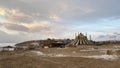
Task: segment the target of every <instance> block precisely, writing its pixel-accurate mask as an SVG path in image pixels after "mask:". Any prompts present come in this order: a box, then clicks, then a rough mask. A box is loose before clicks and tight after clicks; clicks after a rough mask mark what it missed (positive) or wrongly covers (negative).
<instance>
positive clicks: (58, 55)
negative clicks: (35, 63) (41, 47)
mask: <svg viewBox="0 0 120 68" xmlns="http://www.w3.org/2000/svg"><path fill="white" fill-rule="evenodd" d="M31 52H33V53H36V54H37V55H38V56H42V57H67V56H68V55H63V54H45V53H43V52H40V51H31Z"/></svg>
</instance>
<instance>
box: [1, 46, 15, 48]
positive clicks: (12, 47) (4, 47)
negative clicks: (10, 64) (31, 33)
mask: <svg viewBox="0 0 120 68" xmlns="http://www.w3.org/2000/svg"><path fill="white" fill-rule="evenodd" d="M3 48H14V47H12V46H5V47H3Z"/></svg>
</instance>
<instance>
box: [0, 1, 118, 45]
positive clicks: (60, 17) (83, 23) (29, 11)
mask: <svg viewBox="0 0 120 68" xmlns="http://www.w3.org/2000/svg"><path fill="white" fill-rule="evenodd" d="M119 3H120V0H0V42H4V43H5V42H23V41H27V40H39V39H47V38H56V39H67V38H71V39H73V38H74V37H75V33H78V32H82V33H83V34H85V35H86V34H87V36H88V39H89V36H90V35H91V36H92V40H95V41H101V40H120V31H119V30H120V8H119V6H120V4H119Z"/></svg>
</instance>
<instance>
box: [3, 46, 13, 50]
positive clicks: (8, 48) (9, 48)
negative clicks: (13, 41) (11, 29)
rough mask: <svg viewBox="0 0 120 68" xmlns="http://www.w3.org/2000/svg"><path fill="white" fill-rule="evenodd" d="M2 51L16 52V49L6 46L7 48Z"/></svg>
mask: <svg viewBox="0 0 120 68" xmlns="http://www.w3.org/2000/svg"><path fill="white" fill-rule="evenodd" d="M2 51H14V47H12V46H5V47H2Z"/></svg>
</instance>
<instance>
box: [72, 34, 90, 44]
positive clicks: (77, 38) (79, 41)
mask: <svg viewBox="0 0 120 68" xmlns="http://www.w3.org/2000/svg"><path fill="white" fill-rule="evenodd" d="M71 44H72V45H74V46H77V45H90V44H92V42H91V40H88V38H87V36H85V35H84V34H82V33H79V34H78V35H77V36H75V40H74V41H73V42H72V43H71Z"/></svg>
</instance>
